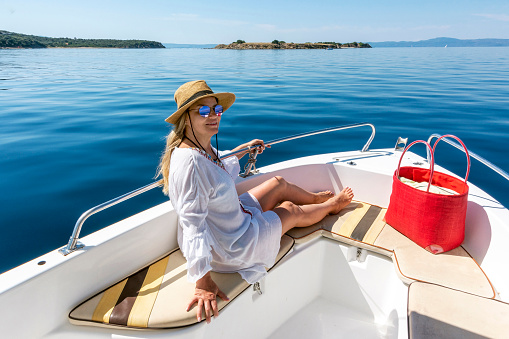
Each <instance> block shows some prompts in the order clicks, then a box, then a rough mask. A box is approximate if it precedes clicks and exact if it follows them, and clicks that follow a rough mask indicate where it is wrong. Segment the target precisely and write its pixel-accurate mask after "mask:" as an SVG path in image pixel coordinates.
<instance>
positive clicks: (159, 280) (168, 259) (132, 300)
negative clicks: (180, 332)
mask: <svg viewBox="0 0 509 339" xmlns="http://www.w3.org/2000/svg"><path fill="white" fill-rule="evenodd" d="M294 243H295V242H294V240H293V239H292V238H291V237H289V236H286V235H284V236H283V237H282V238H281V246H280V250H279V253H278V256H277V259H276V264H277V263H278V262H279V260H281V258H282V257H283V256H284V255H285V254H287V253H288V252H289V251H290V249H291V248H292V247H293V245H294ZM274 266H275V265H274ZM274 266H273V267H274ZM211 275H212V279H213V280H214V281H215V282H216V284H217V285H218V287H219V289H220V290H222V291H223V292H224V293H225V294H226V295H227V296H228V297H229V298H230V300H229V301H223V300H222V299H220V298H218V308H219V310H221V309H223V308H224V307H225V306H226V305H227V304H228V303H230V302H231V301H232V300H233V299H234V298H235V297H237V296H238V295H239V294H240V293H242V292H243V291H244V290H245V289H247V288H248V287H249V285H250V284H249V283H247V282H246V281H245V280H243V279H242V278H241V277H240V274H238V273H216V272H211ZM194 287H195V284H194V283H190V282H188V281H187V269H186V260H185V258H184V256H183V255H182V252H181V251H180V249H178V248H177V249H175V250H173V251H172V252H170V253H169V254H168V255H167V256H165V257H164V258H162V259H160V260H158V261H156V262H154V263H153V264H151V265H148V266H146V267H145V268H143V269H141V270H140V271H138V272H136V273H134V274H132V275H131V276H129V277H127V278H125V279H124V280H122V281H120V282H119V283H117V284H115V285H113V286H111V287H109V288H108V289H106V290H104V291H102V292H100V293H98V294H97V295H95V296H93V297H92V298H90V299H88V300H86V301H85V302H83V303H81V304H80V305H78V306H77V307H76V308H75V309H73V310H72V311H71V312H70V314H69V319H70V322H71V323H73V324H76V325H90V326H121V327H129V328H135V329H166V328H174V327H181V326H187V325H192V324H194V323H197V322H198V321H197V319H196V311H195V310H194V308H193V309H192V310H190V311H189V312H186V308H187V305H188V303H189V302H190V300H191V299H192V296H193V295H194ZM194 307H196V304H195V306H194Z"/></svg>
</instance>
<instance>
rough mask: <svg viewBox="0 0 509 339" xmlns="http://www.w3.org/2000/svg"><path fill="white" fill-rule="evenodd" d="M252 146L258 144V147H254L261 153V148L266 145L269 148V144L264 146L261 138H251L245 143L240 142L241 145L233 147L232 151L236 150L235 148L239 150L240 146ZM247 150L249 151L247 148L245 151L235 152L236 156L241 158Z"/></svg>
mask: <svg viewBox="0 0 509 339" xmlns="http://www.w3.org/2000/svg"><path fill="white" fill-rule="evenodd" d="M254 146H258V147H256V149H258V154H261V153H263V150H264V149H265V148H266V147H268V148H270V145H267V146H265V143H264V142H263V140H261V139H253V140H251V141H249V142H246V143H245V144H242V145H240V146H238V147H236V148H234V149H233V150H232V151H236V150H239V149H242V148H246V147H254ZM248 152H249V150H247V151H245V152H240V153H237V154H236V156H237V158H239V159H241V158H242V157H243V156H244V155H246V154H247V153H248Z"/></svg>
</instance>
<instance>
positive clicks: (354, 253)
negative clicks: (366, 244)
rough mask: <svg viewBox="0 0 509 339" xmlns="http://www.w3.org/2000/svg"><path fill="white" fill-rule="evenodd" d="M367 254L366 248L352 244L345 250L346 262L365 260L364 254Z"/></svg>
mask: <svg viewBox="0 0 509 339" xmlns="http://www.w3.org/2000/svg"><path fill="white" fill-rule="evenodd" d="M367 254H368V251H367V250H366V249H363V248H360V247H356V246H352V247H350V248H349V249H348V252H347V260H348V262H352V261H357V262H360V263H362V262H364V261H366V256H367Z"/></svg>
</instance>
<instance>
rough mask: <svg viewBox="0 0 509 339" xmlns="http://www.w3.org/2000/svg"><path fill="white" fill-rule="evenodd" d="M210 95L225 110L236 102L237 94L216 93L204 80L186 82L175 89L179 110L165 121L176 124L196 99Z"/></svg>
mask: <svg viewBox="0 0 509 339" xmlns="http://www.w3.org/2000/svg"><path fill="white" fill-rule="evenodd" d="M208 97H215V98H216V99H217V103H218V104H219V105H221V106H223V111H226V110H227V109H228V108H230V106H231V105H233V103H234V102H235V94H233V93H214V92H212V90H211V89H210V87H209V86H208V85H207V83H206V82H205V81H204V80H196V81H190V82H186V83H185V84H183V85H182V86H180V87H179V88H178V89H177V90H176V91H175V102H176V103H177V107H178V109H177V111H176V112H175V113H173V114H172V115H170V116H169V117H168V118H166V120H165V121H166V122H169V123H170V124H175V123H176V122H177V121H178V119H179V118H180V116H181V115H182V114H184V112H185V111H186V110H187V109H188V108H189V107H190V106H192V105H193V104H194V103H195V102H196V101H198V100H200V99H203V98H208Z"/></svg>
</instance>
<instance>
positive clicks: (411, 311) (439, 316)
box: [408, 282, 509, 339]
mask: <svg viewBox="0 0 509 339" xmlns="http://www.w3.org/2000/svg"><path fill="white" fill-rule="evenodd" d="M507 319H509V304H507V303H504V302H502V301H499V300H493V299H488V298H483V297H479V296H476V295H472V294H469V293H465V292H461V291H457V290H453V289H450V288H445V287H441V286H438V285H434V284H428V283H422V282H414V283H412V284H411V285H410V287H409V292H408V329H409V337H410V339H421V338H426V339H427V338H447V339H451V338H461V339H464V338H507V337H508V336H509V322H508V321H507Z"/></svg>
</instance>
